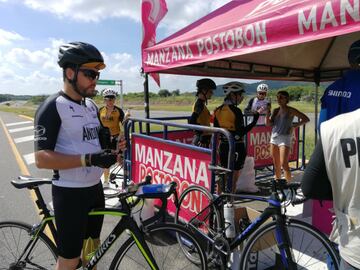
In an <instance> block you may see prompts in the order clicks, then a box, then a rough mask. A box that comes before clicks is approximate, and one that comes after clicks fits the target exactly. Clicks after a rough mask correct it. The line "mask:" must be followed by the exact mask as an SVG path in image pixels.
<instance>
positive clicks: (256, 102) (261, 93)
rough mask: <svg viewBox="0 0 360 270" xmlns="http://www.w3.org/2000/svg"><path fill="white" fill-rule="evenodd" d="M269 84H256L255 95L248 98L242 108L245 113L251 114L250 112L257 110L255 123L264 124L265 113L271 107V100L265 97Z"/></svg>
mask: <svg viewBox="0 0 360 270" xmlns="http://www.w3.org/2000/svg"><path fill="white" fill-rule="evenodd" d="M268 90H269V86H268V85H267V84H265V83H261V84H259V85H258V86H257V89H256V97H253V98H251V99H250V100H249V102H248V105H247V106H246V108H245V109H244V112H245V113H246V114H251V113H252V112H255V111H257V112H259V113H260V117H259V119H258V121H257V123H256V124H257V125H265V115H261V114H266V113H267V112H268V110H269V109H271V102H270V100H269V99H267V98H266V95H267V92H268Z"/></svg>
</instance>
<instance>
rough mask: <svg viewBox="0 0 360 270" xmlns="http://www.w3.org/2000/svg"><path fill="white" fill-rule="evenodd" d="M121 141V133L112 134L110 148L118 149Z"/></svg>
mask: <svg viewBox="0 0 360 270" xmlns="http://www.w3.org/2000/svg"><path fill="white" fill-rule="evenodd" d="M118 142H119V135H115V136H111V138H110V149H112V150H116V148H117V145H118Z"/></svg>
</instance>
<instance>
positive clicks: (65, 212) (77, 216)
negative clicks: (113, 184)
mask: <svg viewBox="0 0 360 270" xmlns="http://www.w3.org/2000/svg"><path fill="white" fill-rule="evenodd" d="M52 199H53V203H54V213H55V223H56V227H57V239H56V244H57V247H58V255H59V256H61V257H63V258H66V259H73V258H77V257H79V256H80V254H81V249H82V246H83V241H84V239H87V238H89V237H91V238H93V239H94V238H99V237H100V232H101V227H102V224H103V219H104V216H91V217H89V216H88V212H89V211H90V210H91V209H93V208H103V207H105V198H104V192H103V188H102V185H101V182H99V184H97V185H95V186H92V187H86V188H67V187H58V186H55V185H53V186H52Z"/></svg>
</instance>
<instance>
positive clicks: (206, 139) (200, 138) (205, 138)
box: [192, 134, 211, 148]
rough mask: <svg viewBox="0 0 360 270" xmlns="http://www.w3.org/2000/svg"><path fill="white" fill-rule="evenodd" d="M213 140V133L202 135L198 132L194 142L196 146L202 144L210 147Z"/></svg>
mask: <svg viewBox="0 0 360 270" xmlns="http://www.w3.org/2000/svg"><path fill="white" fill-rule="evenodd" d="M210 142H211V135H201V134H196V135H195V136H194V138H193V140H192V144H193V145H196V146H201V147H205V148H209V146H210Z"/></svg>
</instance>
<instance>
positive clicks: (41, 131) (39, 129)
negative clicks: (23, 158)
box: [34, 125, 47, 141]
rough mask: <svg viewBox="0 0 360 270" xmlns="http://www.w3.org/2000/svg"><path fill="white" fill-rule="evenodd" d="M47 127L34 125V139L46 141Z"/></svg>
mask: <svg viewBox="0 0 360 270" xmlns="http://www.w3.org/2000/svg"><path fill="white" fill-rule="evenodd" d="M45 132H46V128H45V127H44V126H41V125H37V126H34V140H35V141H46V140H47V138H46V137H45Z"/></svg>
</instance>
